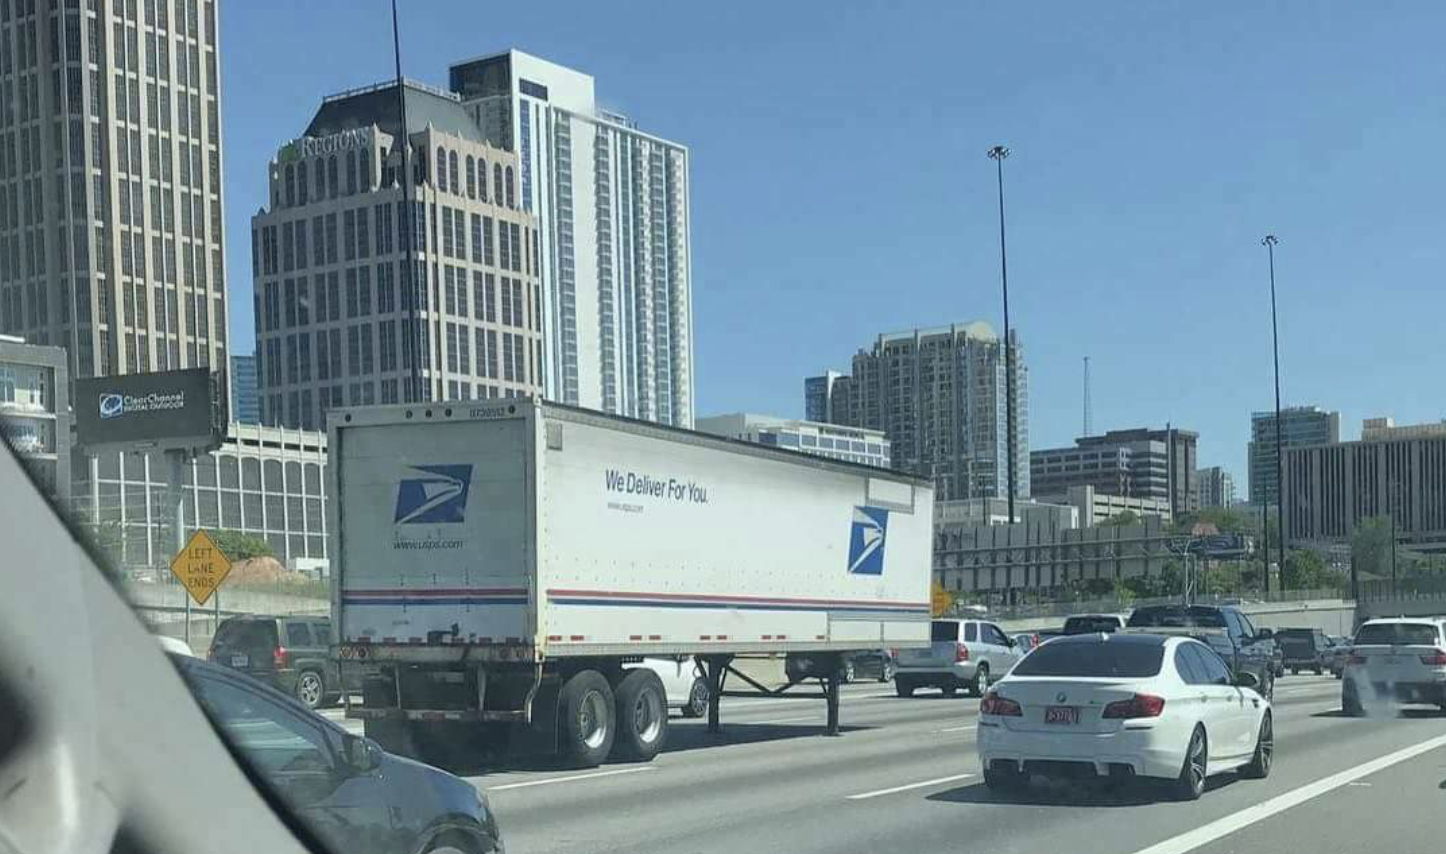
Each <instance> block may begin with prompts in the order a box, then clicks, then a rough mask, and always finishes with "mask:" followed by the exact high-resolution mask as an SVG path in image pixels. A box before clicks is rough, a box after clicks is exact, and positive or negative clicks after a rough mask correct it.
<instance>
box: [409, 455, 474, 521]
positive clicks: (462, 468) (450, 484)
mask: <svg viewBox="0 0 1446 854" xmlns="http://www.w3.org/2000/svg"><path fill="white" fill-rule="evenodd" d="M410 468H411V469H412V471H415V472H419V473H420V474H421V476H420V477H405V478H402V479H401V480H400V481H398V483H397V507H396V513H395V514H394V517H393V519H392V521H393V522H394V523H395V524H398V525H437V524H454V523H459V522H463V521H465V520H466V517H467V491H468V490H469V489H470V488H471V486H472V467H471V466H470V465H437V466H410Z"/></svg>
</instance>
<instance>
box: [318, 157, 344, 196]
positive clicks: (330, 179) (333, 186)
mask: <svg viewBox="0 0 1446 854" xmlns="http://www.w3.org/2000/svg"><path fill="white" fill-rule="evenodd" d="M320 173H321V170H319V169H318V170H317V174H318V175H319V174H320ZM326 183H327V194H328V195H327V198H331V199H334V198H336V193H337V190H338V189H340V187H341V182H340V181H339V180H338V179H337V168H336V155H335V154H333V155H332V156H330V157H328V158H327V159H326ZM317 195H320V193H318V194H317Z"/></svg>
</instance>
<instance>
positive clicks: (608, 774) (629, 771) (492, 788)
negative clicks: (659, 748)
mask: <svg viewBox="0 0 1446 854" xmlns="http://www.w3.org/2000/svg"><path fill="white" fill-rule="evenodd" d="M656 770H657V768H656V767H655V766H652V765H644V766H642V767H641V768H618V769H615V770H612V771H597V772H594V773H592V774H573V775H571V776H569V777H549V778H547V779H546V780H528V781H527V782H525V783H507V784H504V785H501V786H488V787H487V791H489V792H505V791H507V790H508V789H528V788H531V787H533V786H550V785H552V784H553V783H571V782H573V781H574V780H595V779H597V778H598V777H616V776H617V775H619V774H639V773H642V772H643V771H656Z"/></svg>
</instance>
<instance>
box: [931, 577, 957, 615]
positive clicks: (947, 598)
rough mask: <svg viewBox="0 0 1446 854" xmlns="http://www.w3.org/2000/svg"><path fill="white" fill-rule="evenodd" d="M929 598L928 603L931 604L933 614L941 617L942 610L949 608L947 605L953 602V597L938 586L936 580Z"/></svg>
mask: <svg viewBox="0 0 1446 854" xmlns="http://www.w3.org/2000/svg"><path fill="white" fill-rule="evenodd" d="M929 599H930V603H929V604H930V605H931V606H932V610H933V612H934V616H936V617H942V616H943V615H944V612H945V611H947V610H949V606H950V605H953V604H954V597H953V596H951V595H949V592H948V591H947V590H945V589H944V588H943V587H942V586H940V584H939V583H938V582H937V581H936V582H934V590H933V592H932V593H931V594H930V596H929Z"/></svg>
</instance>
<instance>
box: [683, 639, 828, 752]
mask: <svg viewBox="0 0 1446 854" xmlns="http://www.w3.org/2000/svg"><path fill="white" fill-rule="evenodd" d="M699 661H700V662H702V664H703V669H704V675H705V678H706V679H707V682H708V732H709V733H710V734H713V735H717V734H720V733H722V731H723V728H722V727H721V726H720V724H719V720H718V718H719V715H718V705H719V702H720V701H721V700H722V698H723V697H724V696H728V697H760V696H761V697H783V696H785V695H786V696H788V697H798V698H799V699H822V700H823V701H824V704H825V708H826V709H827V712H828V719H827V723H826V724H825V725H824V735H829V736H837V735H839V734H840V729H839V709H838V705H839V688H840V686H841V685H842V682H841V679H840V675H839V674H840V668H839V667H838V666H835V665H837V662H833V663H832V664H830V665H828V666H826V673H827V675H826V676H820V677H819V686H820V688H821V692H820V693H818V694H800V693H792V694H789V693H788V691H789V689H790V688H793V687H794V686H795V685H799V684H801V683H799V682H789V683H788V684H786V685H784V686H782V687H779V688H767V687H765V686H763V685H761V684H759V683H758V682H757V681H756V680H754V679H752V678H750V677H749V676H748V674H746V673H743V672H741V671H739V670H736V669H734V667H733V656H731V655H707V656H699ZM729 674H732V675H733V676H736V677H738V678H739V679H740V680H742V681H743V682H745V683H747V684H748V685H749V686H750V687H751V688H752V689H753V690H752V691H729V690H727V689H726V688H725V686H726V684H727V681H728V676H729Z"/></svg>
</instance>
